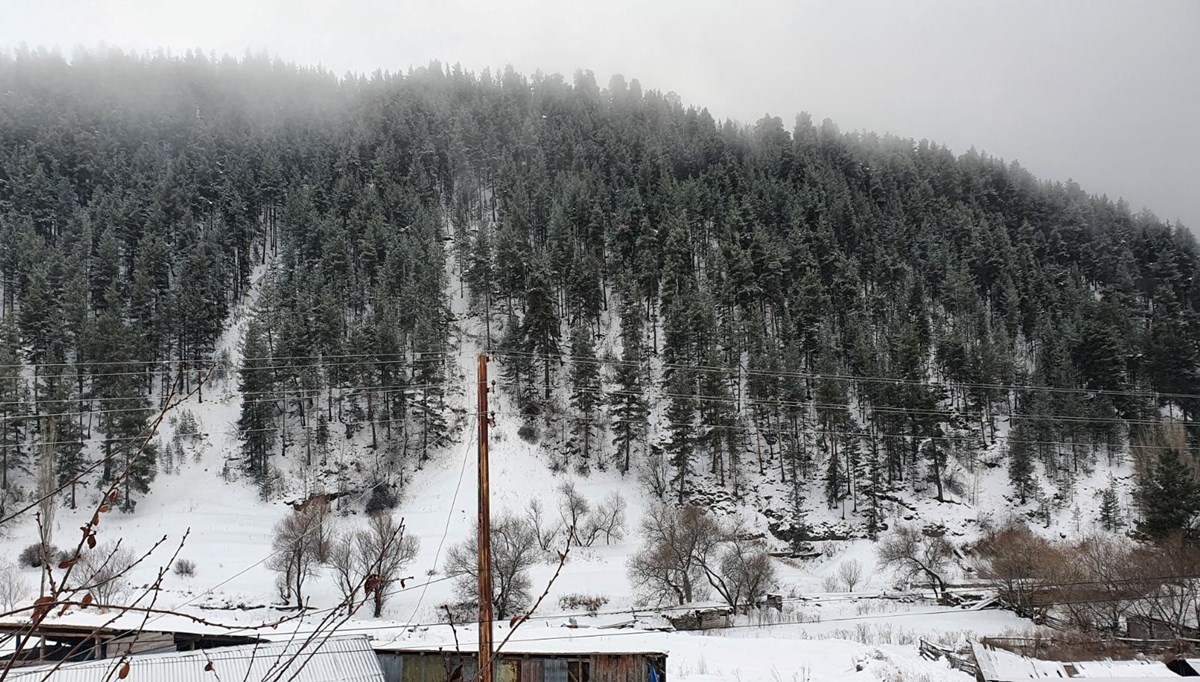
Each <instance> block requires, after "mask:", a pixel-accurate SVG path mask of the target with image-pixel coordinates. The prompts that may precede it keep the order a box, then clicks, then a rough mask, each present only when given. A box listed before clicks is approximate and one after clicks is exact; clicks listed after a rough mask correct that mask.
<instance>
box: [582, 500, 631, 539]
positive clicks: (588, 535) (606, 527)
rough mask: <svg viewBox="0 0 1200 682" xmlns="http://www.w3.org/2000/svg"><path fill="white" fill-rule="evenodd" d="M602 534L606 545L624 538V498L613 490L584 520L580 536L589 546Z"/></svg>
mask: <svg viewBox="0 0 1200 682" xmlns="http://www.w3.org/2000/svg"><path fill="white" fill-rule="evenodd" d="M602 535H603V536H604V544H606V545H611V544H612V543H613V542H614V541H616V542H620V541H621V540H622V539H624V538H625V498H624V497H621V494H620V493H617V492H614V493H613V494H611V495H609V496H608V497H606V498H605V499H604V501H603V502H601V503H600V504H598V505H596V506H595V507H594V508H593V509H592V510H591V513H589V514H588V515H587V519H586V520H585V521H584V524H583V532H582V533H581V534H580V536H581V537H582V538H583V540H584V544H585V545H586V546H588V547H591V546H592V545H593V544H594V543H595V542H596V540H598V539H599V538H600V536H602Z"/></svg>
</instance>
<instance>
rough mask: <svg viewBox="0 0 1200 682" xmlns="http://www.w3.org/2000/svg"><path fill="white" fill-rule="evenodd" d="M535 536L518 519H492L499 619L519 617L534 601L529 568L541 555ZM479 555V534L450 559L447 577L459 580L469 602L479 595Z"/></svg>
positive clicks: (452, 552) (494, 587) (494, 589)
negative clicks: (477, 592)
mask: <svg viewBox="0 0 1200 682" xmlns="http://www.w3.org/2000/svg"><path fill="white" fill-rule="evenodd" d="M535 536H536V534H535V533H534V531H533V529H532V528H531V527H530V525H529V524H528V523H524V522H522V521H521V519H519V518H517V517H516V516H511V515H507V514H505V515H501V516H497V517H495V518H493V519H492V607H493V608H494V609H495V611H496V615H497V617H499V618H508V617H510V616H513V615H516V614H517V613H518V612H519V611H520V610H521V609H523V608H524V607H525V606H527V605H528V604H529V602H530V600H531V599H532V594H531V593H530V590H531V589H532V586H533V584H532V582H531V581H530V578H529V569H530V568H531V567H533V566H534V565H535V564H536V563H537V561H538V557H539V555H540V553H541V550H540V549H539V548H538V541H537V538H536V537H535ZM478 556H479V534H478V533H477V532H476V533H472V534H471V537H470V538H468V539H467V540H465V541H464V542H462V543H461V544H459V545H456V546H455V547H452V548H451V549H450V552H449V554H447V556H446V574H447V575H450V576H455V577H457V578H458V589H459V591H460V593H461V594H462V595H463V597H464V598H467V599H470V598H472V597H474V596H476V592H475V590H476V585H477V576H478V575H479V571H478V567H477V564H476V560H477V558H478Z"/></svg>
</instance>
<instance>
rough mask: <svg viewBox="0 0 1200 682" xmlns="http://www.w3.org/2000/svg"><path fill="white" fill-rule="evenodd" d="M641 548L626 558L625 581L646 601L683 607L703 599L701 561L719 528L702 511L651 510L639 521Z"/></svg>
mask: <svg viewBox="0 0 1200 682" xmlns="http://www.w3.org/2000/svg"><path fill="white" fill-rule="evenodd" d="M641 535H642V542H643V544H642V548H641V549H639V550H638V551H637V552H636V553H635V554H634V555H633V556H631V557H630V558H629V565H628V571H629V579H630V580H631V581H632V582H633V584H634V586H635V587H636V588H638V589H639V590H641V591H642V592H643V593H644V596H646V597H647V598H648V599H649V600H650V601H653V602H657V603H660V604H661V603H664V602H670V601H674V602H677V603H679V604H687V603H688V602H692V601H695V600H696V599H698V598H702V597H704V596H705V594H706V592H707V587H708V586H707V585H706V584H705V583H706V582H707V581H706V580H705V571H704V568H703V566H702V563H703V560H702V559H701V557H707V556H709V555H710V554H711V552H712V550H713V548H714V547H715V546H716V545H717V544H718V543H719V542H720V535H721V528H720V525H719V524H718V523H717V522H716V521H715V520H714V519H713V518H712V517H711V516H709V515H707V514H705V513H704V511H703V510H702V509H700V508H699V507H695V506H687V507H683V508H681V509H676V508H674V507H671V506H669V505H666V504H661V505H655V506H654V507H651V508H650V510H649V511H648V512H647V514H646V516H645V517H644V518H643V519H642V525H641Z"/></svg>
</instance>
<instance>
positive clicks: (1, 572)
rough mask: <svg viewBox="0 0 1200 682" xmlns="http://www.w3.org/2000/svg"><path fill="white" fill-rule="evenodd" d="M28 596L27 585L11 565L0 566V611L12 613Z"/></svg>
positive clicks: (16, 569) (6, 563)
mask: <svg viewBox="0 0 1200 682" xmlns="http://www.w3.org/2000/svg"><path fill="white" fill-rule="evenodd" d="M29 596H30V589H29V583H27V582H25V578H24V577H22V575H21V571H20V570H19V569H18V568H17V567H16V566H15V565H13V564H11V563H9V562H7V561H6V562H4V563H3V564H0V609H3V610H4V611H12V610H14V609H16V608H17V606H18V605H19V604H21V603H23V602H24V601H25V600H26V599H27V598H29Z"/></svg>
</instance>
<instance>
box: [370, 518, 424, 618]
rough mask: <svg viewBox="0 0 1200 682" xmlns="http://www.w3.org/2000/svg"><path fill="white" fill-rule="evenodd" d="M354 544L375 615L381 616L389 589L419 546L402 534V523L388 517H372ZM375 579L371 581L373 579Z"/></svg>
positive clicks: (409, 536)
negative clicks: (364, 573)
mask: <svg viewBox="0 0 1200 682" xmlns="http://www.w3.org/2000/svg"><path fill="white" fill-rule="evenodd" d="M356 540H357V541H356V545H357V547H358V553H359V556H360V557H361V564H362V566H363V567H364V570H365V571H366V575H365V576H364V578H363V580H364V582H365V583H367V584H370V585H372V586H373V587H374V589H373V590H371V596H372V600H373V602H374V607H375V610H374V615H375V617H376V618H379V617H380V616H382V615H383V605H384V604H385V603H387V598H388V593H389V591H390V590H389V589H388V588H389V587H390V586H391V585H393V584H394V583H396V582H397V581H399V580H400V571H402V570H404V567H405V566H407V565H409V564H410V563H412V560H413V559H415V558H416V557H417V551H418V550H419V549H420V547H421V543H420V541H419V540H418V539H417V538H416V537H414V536H412V535H406V534H405V533H404V522H403V521H401V522H400V523H397V522H396V520H395V518H393V517H392V515H391V514H374V515H372V516H371V520H370V522H369V523H368V524H367V529H366V530H365V531H360V532H359V533H358V534H357V538H356ZM372 576H374V578H375V579H374V580H372Z"/></svg>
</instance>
